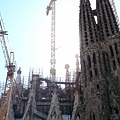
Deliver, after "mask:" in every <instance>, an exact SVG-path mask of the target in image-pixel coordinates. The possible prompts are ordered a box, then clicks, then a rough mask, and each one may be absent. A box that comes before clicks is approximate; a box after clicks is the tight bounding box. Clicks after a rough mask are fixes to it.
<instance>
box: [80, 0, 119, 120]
mask: <svg viewBox="0 0 120 120" xmlns="http://www.w3.org/2000/svg"><path fill="white" fill-rule="evenodd" d="M79 33H80V60H81V72H82V83H83V84H82V87H81V92H80V107H79V109H80V110H79V113H78V114H79V119H80V120H120V30H119V25H118V23H117V21H116V17H115V14H114V12H113V9H112V6H111V4H110V2H109V0H96V9H95V10H92V8H91V3H90V1H89V0H80V12H79Z"/></svg>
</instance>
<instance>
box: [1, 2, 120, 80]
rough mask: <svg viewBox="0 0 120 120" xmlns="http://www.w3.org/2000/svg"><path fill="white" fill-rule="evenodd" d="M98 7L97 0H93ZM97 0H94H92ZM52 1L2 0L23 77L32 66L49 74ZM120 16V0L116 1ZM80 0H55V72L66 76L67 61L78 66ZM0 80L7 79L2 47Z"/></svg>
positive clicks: (11, 46) (11, 45)
mask: <svg viewBox="0 0 120 120" xmlns="http://www.w3.org/2000/svg"><path fill="white" fill-rule="evenodd" d="M91 1H92V2H91V3H92V6H93V7H94V8H95V0H91ZM93 1H94V2H93ZM49 2H50V0H0V12H1V14H2V18H3V20H4V26H5V28H6V30H7V31H8V34H9V35H8V38H9V45H10V46H8V48H12V50H13V51H14V52H15V61H16V62H17V67H21V69H22V76H28V74H29V68H30V67H32V68H33V67H34V68H35V69H38V68H43V75H44V76H49V71H50V54H51V51H50V48H51V12H50V14H49V16H47V15H46V7H47V5H48V4H49ZM115 4H116V7H117V11H118V13H119V14H118V15H119V18H120V8H119V7H120V1H119V0H115ZM78 21H79V0H57V1H56V48H57V47H60V48H59V49H57V50H56V69H57V70H56V72H57V76H58V77H60V76H62V77H63V76H65V69H64V66H65V64H66V63H67V64H69V65H70V69H74V68H75V64H76V63H75V62H76V60H75V54H76V53H79V22H78ZM9 51H10V49H9ZM0 60H1V62H0V71H1V72H0V81H5V78H6V69H5V68H4V65H5V60H4V55H3V52H2V49H1V47H0Z"/></svg>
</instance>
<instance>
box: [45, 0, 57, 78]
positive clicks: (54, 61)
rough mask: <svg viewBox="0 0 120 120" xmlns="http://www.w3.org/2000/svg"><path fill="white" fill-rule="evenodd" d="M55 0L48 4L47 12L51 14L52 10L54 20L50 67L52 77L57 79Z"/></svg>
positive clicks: (52, 23) (52, 22)
mask: <svg viewBox="0 0 120 120" xmlns="http://www.w3.org/2000/svg"><path fill="white" fill-rule="evenodd" d="M55 1H56V0H51V1H50V3H49V5H48V6H47V12H46V14H47V15H48V14H49V11H50V10H52V19H51V20H52V21H51V60H50V63H51V68H50V77H51V79H52V80H55V76H56V69H55V63H56V59H55Z"/></svg>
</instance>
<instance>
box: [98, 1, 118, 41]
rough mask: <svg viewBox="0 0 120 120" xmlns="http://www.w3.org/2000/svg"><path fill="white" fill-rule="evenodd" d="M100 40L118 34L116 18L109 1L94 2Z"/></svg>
mask: <svg viewBox="0 0 120 120" xmlns="http://www.w3.org/2000/svg"><path fill="white" fill-rule="evenodd" d="M96 6H97V8H96V9H97V20H98V31H99V36H100V40H104V39H105V38H106V37H107V36H110V35H113V34H115V33H117V32H119V26H118V25H117V22H116V18H115V15H114V12H113V9H112V7H111V4H110V2H109V0H96Z"/></svg>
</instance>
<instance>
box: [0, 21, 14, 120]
mask: <svg viewBox="0 0 120 120" xmlns="http://www.w3.org/2000/svg"><path fill="white" fill-rule="evenodd" d="M5 35H7V31H4V30H3V27H2V21H0V41H1V45H2V49H3V54H4V57H5V61H6V67H7V70H8V71H7V77H6V82H5V88H4V93H3V95H2V101H1V106H0V120H8V119H13V116H11V115H10V112H11V111H10V108H11V102H12V99H11V97H12V88H13V81H14V71H15V65H14V53H13V52H11V53H10V56H9V54H8V49H7V46H6V42H5ZM11 60H13V61H11Z"/></svg>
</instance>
